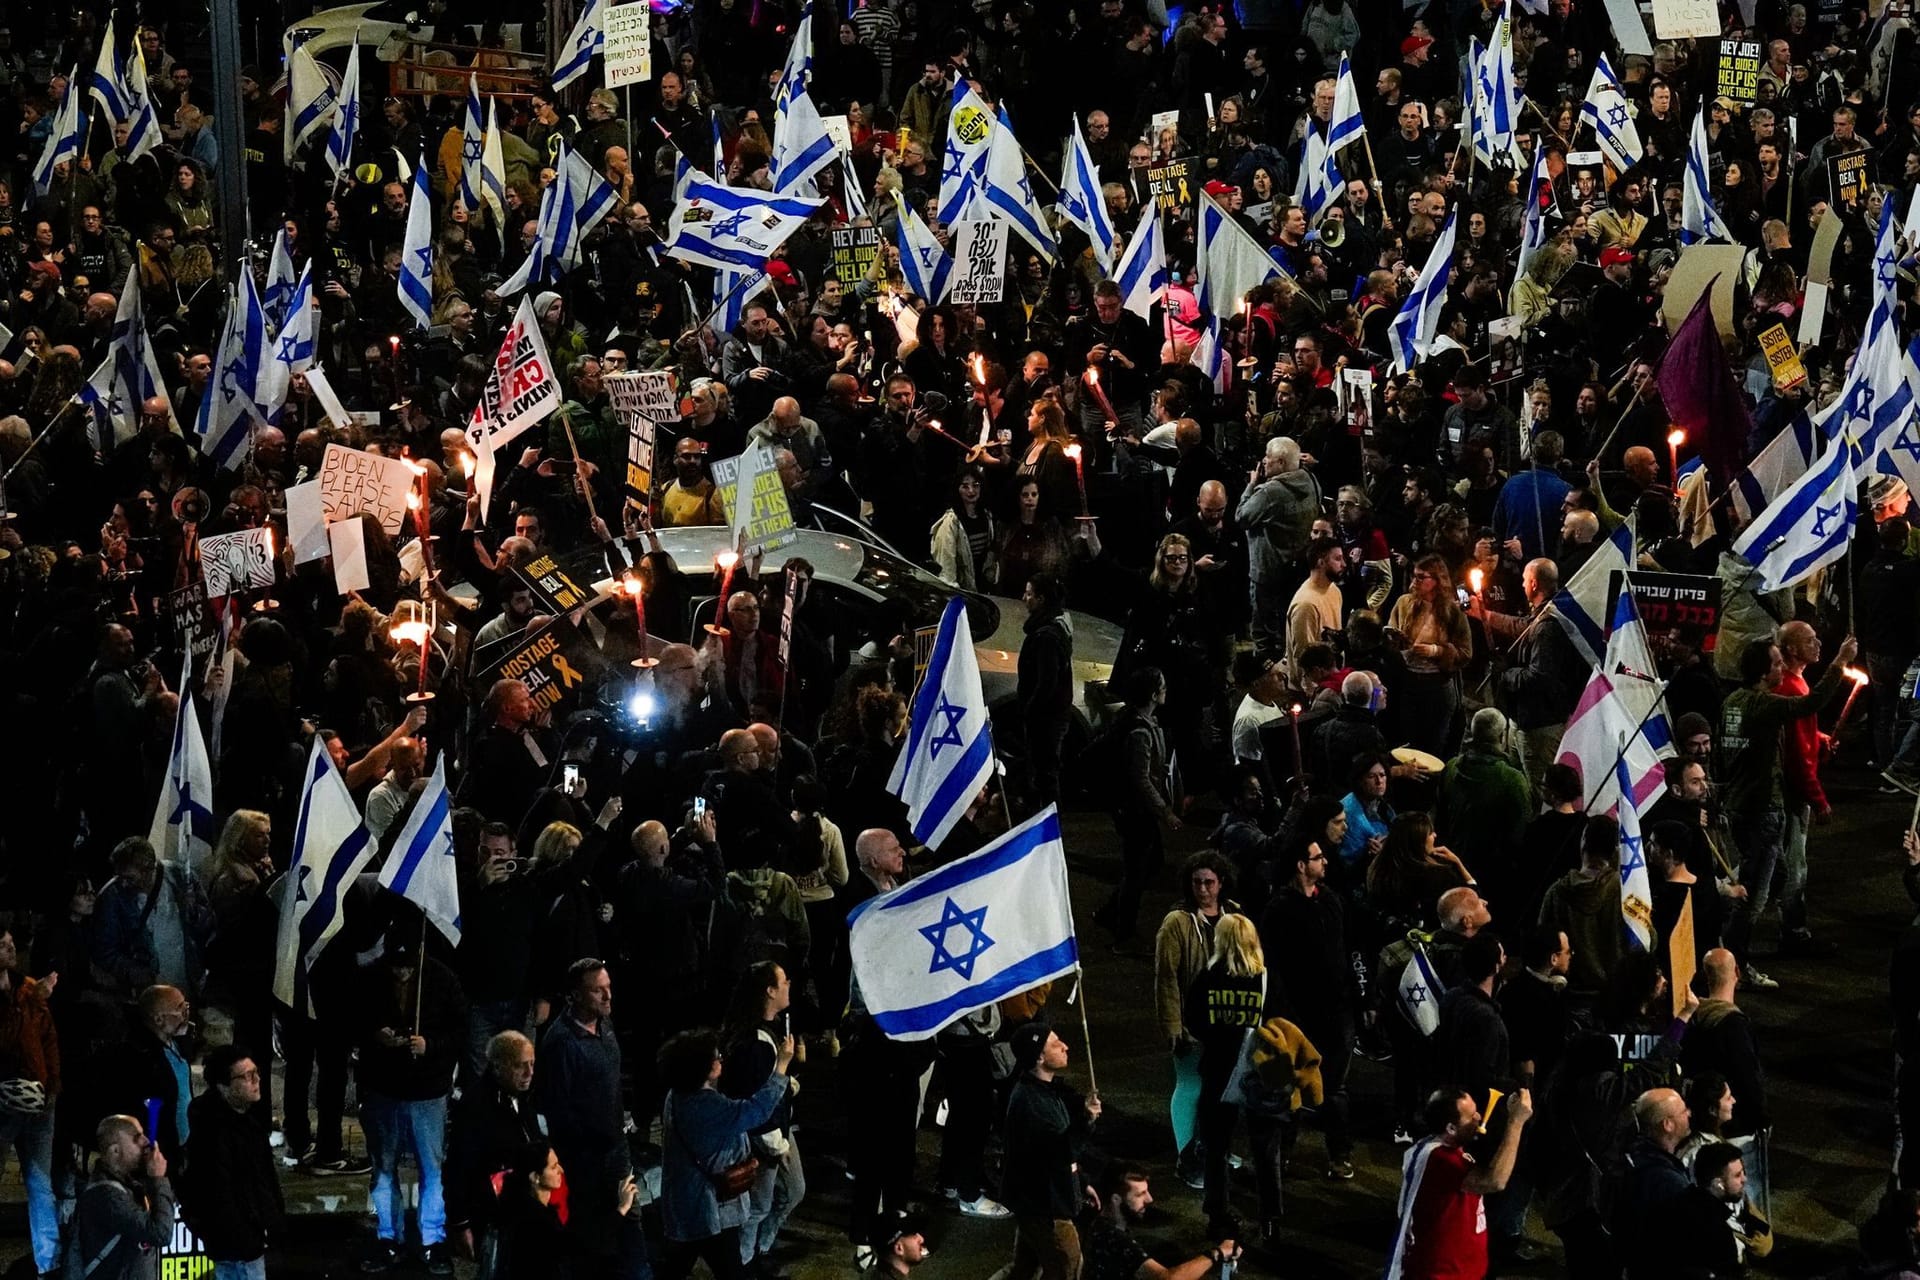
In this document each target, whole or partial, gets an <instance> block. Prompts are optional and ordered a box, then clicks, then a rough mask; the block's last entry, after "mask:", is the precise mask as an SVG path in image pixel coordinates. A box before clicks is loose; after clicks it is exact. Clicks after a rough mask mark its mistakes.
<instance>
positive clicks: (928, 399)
mask: <svg viewBox="0 0 1920 1280" xmlns="http://www.w3.org/2000/svg"><path fill="white" fill-rule="evenodd" d="M920 407H921V408H922V409H925V410H926V411H927V412H928V413H945V412H946V411H947V393H946V392H944V391H929V392H927V393H926V394H925V395H923V396H921V397H920Z"/></svg>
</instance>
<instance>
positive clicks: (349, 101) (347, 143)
mask: <svg viewBox="0 0 1920 1280" xmlns="http://www.w3.org/2000/svg"><path fill="white" fill-rule="evenodd" d="M359 133H360V42H359V40H358V39H356V40H355V41H354V42H353V47H352V48H350V49H349V50H347V73H346V75H344V76H342V77H341V78H340V97H339V100H338V102H337V104H336V108H335V110H334V113H333V128H332V130H331V131H330V132H329V133H328V134H327V167H328V168H329V169H331V170H332V171H333V174H334V176H335V177H339V176H340V171H341V170H342V169H348V168H351V167H352V163H353V140H354V139H355V138H356V137H357V136H359Z"/></svg>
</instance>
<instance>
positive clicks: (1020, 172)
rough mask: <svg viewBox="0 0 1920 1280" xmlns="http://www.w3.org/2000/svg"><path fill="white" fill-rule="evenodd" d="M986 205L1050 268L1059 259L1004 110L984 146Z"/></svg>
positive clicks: (1018, 145)
mask: <svg viewBox="0 0 1920 1280" xmlns="http://www.w3.org/2000/svg"><path fill="white" fill-rule="evenodd" d="M987 203H988V204H989V205H991V206H993V208H994V209H995V210H996V211H997V212H998V213H999V215H1000V216H1001V217H1002V218H1003V219H1005V220H1006V221H1007V222H1010V223H1012V224H1013V229H1014V230H1015V231H1018V232H1019V233H1020V238H1021V239H1023V240H1025V241H1026V242H1027V243H1028V244H1030V245H1032V246H1033V248H1034V252H1036V253H1038V254H1039V255H1040V256H1041V257H1043V258H1045V259H1046V260H1047V262H1048V263H1049V264H1051V263H1052V262H1053V260H1054V259H1055V258H1057V257H1058V256H1059V249H1058V247H1057V246H1056V245H1055V244H1054V242H1053V229H1052V228H1051V227H1049V226H1047V218H1046V215H1045V214H1044V213H1042V212H1041V211H1040V202H1039V201H1038V200H1036V199H1034V195H1033V184H1032V183H1031V182H1029V181H1028V180H1027V165H1026V153H1025V152H1023V151H1021V149H1020V140H1019V139H1018V138H1015V137H1014V136H1013V126H1012V125H1011V124H1008V123H1007V113H1006V110H1005V109H1004V108H1002V109H1001V112H1000V120H999V123H998V124H997V125H996V126H995V128H994V130H993V135H992V139H991V141H989V142H988V144H987Z"/></svg>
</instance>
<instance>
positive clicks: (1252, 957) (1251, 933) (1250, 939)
mask: <svg viewBox="0 0 1920 1280" xmlns="http://www.w3.org/2000/svg"><path fill="white" fill-rule="evenodd" d="M1213 963H1214V964H1217V965H1224V966H1226V970H1227V972H1228V973H1230V974H1232V975H1233V976H1234V977H1236V978H1257V977H1259V976H1260V975H1261V974H1263V973H1265V972H1266V971H1267V956H1266V953H1265V952H1264V951H1262V950H1261V949H1260V931H1259V930H1258V929H1256V928H1254V927H1253V921H1251V920H1249V919H1247V918H1246V917H1245V916H1242V915H1223V916H1221V917H1220V923H1219V924H1217V925H1215V926H1214V927H1213Z"/></svg>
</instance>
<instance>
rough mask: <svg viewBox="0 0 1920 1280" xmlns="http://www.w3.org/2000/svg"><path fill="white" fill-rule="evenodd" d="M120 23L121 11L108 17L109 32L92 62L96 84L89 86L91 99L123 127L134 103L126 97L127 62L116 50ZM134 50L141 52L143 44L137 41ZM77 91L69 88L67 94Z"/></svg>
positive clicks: (103, 33) (112, 121)
mask: <svg viewBox="0 0 1920 1280" xmlns="http://www.w3.org/2000/svg"><path fill="white" fill-rule="evenodd" d="M119 21H120V11H119V10H118V9H115V10H113V11H111V12H110V13H108V14H107V26H106V30H105V31H103V32H101V35H100V54H99V56H98V57H96V58H95V59H94V60H93V80H92V82H91V83H89V84H88V86H87V92H88V95H89V96H91V97H92V98H93V100H94V101H95V102H97V103H99V104H100V109H101V110H102V111H104V112H106V113H107V120H108V122H109V123H111V124H120V123H121V122H123V121H125V120H126V119H127V118H128V117H129V116H131V115H132V114H133V101H132V99H131V98H130V97H129V96H128V93H127V83H126V81H127V66H126V64H127V60H126V58H125V57H123V56H121V54H120V51H119V49H118V48H117V47H116V46H117V45H118V43H119V33H118V32H117V31H116V30H115V27H116V26H117V25H118V23H119ZM133 47H134V48H135V49H138V48H139V47H140V42H139V41H138V40H135V41H134V42H133ZM78 87H79V86H78V85H73V84H69V85H68V91H69V92H72V91H73V90H74V89H77V88H78ZM143 88H144V86H143Z"/></svg>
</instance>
